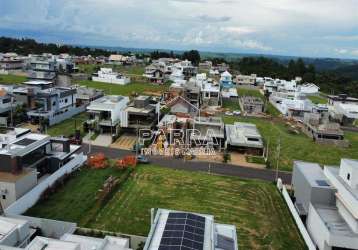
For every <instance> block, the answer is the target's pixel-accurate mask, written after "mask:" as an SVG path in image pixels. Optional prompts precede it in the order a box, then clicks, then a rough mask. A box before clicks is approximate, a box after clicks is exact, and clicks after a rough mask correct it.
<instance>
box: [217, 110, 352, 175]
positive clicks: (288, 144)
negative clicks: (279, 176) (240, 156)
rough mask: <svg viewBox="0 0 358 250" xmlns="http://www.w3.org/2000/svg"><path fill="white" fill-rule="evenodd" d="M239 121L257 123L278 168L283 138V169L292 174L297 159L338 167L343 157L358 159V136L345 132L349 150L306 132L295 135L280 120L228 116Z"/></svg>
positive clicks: (270, 161) (231, 120)
mask: <svg viewBox="0 0 358 250" xmlns="http://www.w3.org/2000/svg"><path fill="white" fill-rule="evenodd" d="M235 121H243V122H251V123H254V124H256V126H257V128H258V129H259V131H260V132H261V134H262V136H263V137H264V140H265V142H266V143H268V142H269V147H270V149H269V163H270V166H271V167H272V168H274V167H275V166H276V159H277V158H276V153H277V144H278V138H279V137H280V136H281V154H280V164H279V168H280V169H281V170H287V171H292V166H293V161H294V160H303V161H311V162H318V163H320V164H322V165H323V164H325V165H331V164H332V165H338V164H339V162H340V160H341V158H353V159H358V133H355V132H345V137H346V139H348V140H349V141H350V143H351V146H350V147H349V148H340V147H336V146H331V145H320V144H317V143H315V142H313V141H312V139H310V138H309V137H307V136H306V135H305V134H303V133H299V134H296V133H293V132H291V130H290V128H289V127H288V126H287V125H286V124H285V123H284V122H282V121H280V120H278V119H274V120H266V119H258V118H243V117H228V116H225V117H224V122H225V123H229V124H230V123H234V122H235Z"/></svg>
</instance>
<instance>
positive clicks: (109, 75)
mask: <svg viewBox="0 0 358 250" xmlns="http://www.w3.org/2000/svg"><path fill="white" fill-rule="evenodd" d="M92 81H96V82H105V83H112V84H119V85H126V84H128V83H130V82H131V80H130V78H129V77H126V76H124V75H122V74H120V73H116V72H113V71H112V69H111V68H101V69H100V70H99V71H98V72H97V73H94V74H92Z"/></svg>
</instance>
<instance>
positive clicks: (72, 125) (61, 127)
mask: <svg viewBox="0 0 358 250" xmlns="http://www.w3.org/2000/svg"><path fill="white" fill-rule="evenodd" d="M87 119H88V115H87V113H81V114H78V115H75V116H74V117H72V118H69V119H67V120H64V121H63V122H61V123H58V124H56V125H54V126H51V127H49V128H48V129H47V133H48V134H49V135H51V136H60V135H64V136H70V135H74V134H75V130H76V128H77V129H79V130H80V131H81V135H82V136H83V135H84V134H83V126H82V124H83V122H85V121H86V120H87Z"/></svg>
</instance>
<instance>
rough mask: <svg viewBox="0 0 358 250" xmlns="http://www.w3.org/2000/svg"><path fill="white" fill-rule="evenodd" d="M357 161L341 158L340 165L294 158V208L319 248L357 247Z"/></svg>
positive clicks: (321, 249) (323, 249)
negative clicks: (304, 221)
mask: <svg viewBox="0 0 358 250" xmlns="http://www.w3.org/2000/svg"><path fill="white" fill-rule="evenodd" d="M357 174H358V161H357V160H350V159H342V160H341V165H340V168H337V167H332V166H325V167H324V170H323V171H322V169H321V168H320V166H319V165H318V164H312V163H304V162H295V165H294V172H293V177H292V178H293V181H292V182H293V187H294V190H295V198H296V202H295V203H296V207H297V210H298V211H299V212H300V213H301V214H302V215H305V217H306V218H305V217H303V219H304V220H306V227H307V230H308V232H309V234H310V236H311V238H312V239H313V241H314V243H315V244H316V246H317V247H318V248H319V249H320V250H331V249H332V250H333V249H358V213H357V211H358V176H357Z"/></svg>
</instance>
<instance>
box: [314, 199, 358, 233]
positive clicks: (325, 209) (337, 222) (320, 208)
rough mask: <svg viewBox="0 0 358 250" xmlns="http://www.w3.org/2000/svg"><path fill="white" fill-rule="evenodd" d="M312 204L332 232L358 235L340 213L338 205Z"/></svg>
mask: <svg viewBox="0 0 358 250" xmlns="http://www.w3.org/2000/svg"><path fill="white" fill-rule="evenodd" d="M312 206H313V207H314V209H315V210H316V211H317V213H318V215H319V217H320V218H321V219H322V221H323V222H324V224H325V226H326V228H327V229H328V230H329V231H330V233H332V234H334V235H339V236H347V237H354V238H356V237H358V234H356V233H354V232H353V231H352V230H351V228H350V227H349V225H348V224H347V222H346V221H345V220H344V219H343V218H342V217H341V215H340V214H339V213H338V208H337V207H335V206H327V205H322V204H312Z"/></svg>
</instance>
